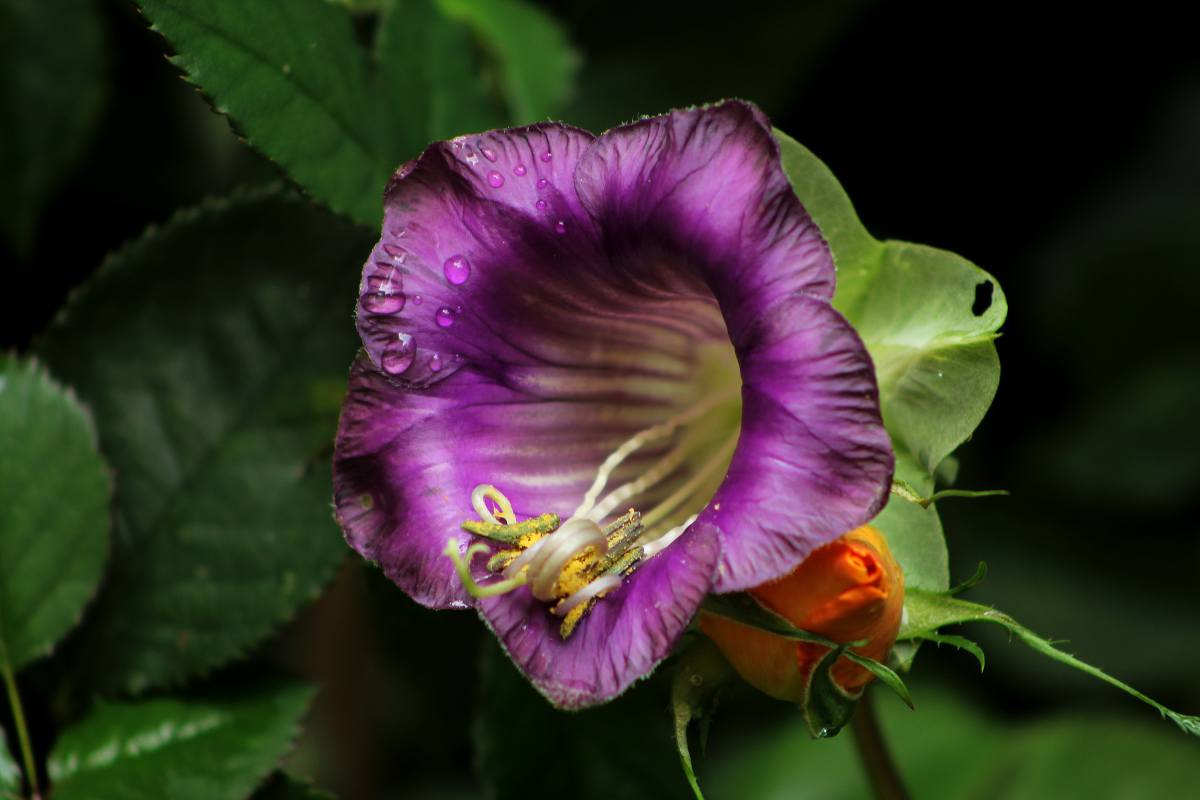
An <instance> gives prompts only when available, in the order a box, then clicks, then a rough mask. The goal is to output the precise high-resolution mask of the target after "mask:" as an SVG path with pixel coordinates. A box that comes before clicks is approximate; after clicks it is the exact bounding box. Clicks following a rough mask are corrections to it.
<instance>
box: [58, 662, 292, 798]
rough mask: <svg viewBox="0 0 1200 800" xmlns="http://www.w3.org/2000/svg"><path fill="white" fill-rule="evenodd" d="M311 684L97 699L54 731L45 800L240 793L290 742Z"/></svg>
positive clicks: (272, 765)
mask: <svg viewBox="0 0 1200 800" xmlns="http://www.w3.org/2000/svg"><path fill="white" fill-rule="evenodd" d="M312 694H313V692H312V690H311V689H310V688H309V687H307V686H305V685H303V684H297V683H293V682H282V681H276V682H272V683H267V684H264V685H259V686H254V687H249V688H245V689H242V690H240V691H237V692H227V693H223V694H219V695H210V696H204V697H198V698H195V699H174V698H163V699H155V700H145V701H142V702H137V703H111V704H110V703H103V702H102V703H100V704H99V705H98V706H97V707H96V708H95V709H93V710H92V712H91V713H90V714H89V715H88V716H87V717H86V718H85V719H84V720H83V721H82V722H80V723H79V724H78V725H76V726H75V727H73V728H70V729H68V730H67V731H66V732H65V733H63V734H62V736H61V737H60V738H59V740H58V742H57V744H55V746H54V750H53V752H52V753H51V754H50V759H49V763H48V772H49V775H50V780H51V783H53V785H54V798H55V800H76V799H77V798H78V800H96V798H118V797H119V798H121V799H122V800H141V798H145V800H161V798H164V797H169V798H171V800H241V798H244V797H246V796H248V795H249V794H250V793H251V792H252V791H253V789H254V787H255V786H256V785H257V784H258V783H259V782H260V781H261V780H262V779H263V777H264V776H266V775H267V774H268V773H269V772H270V771H271V770H272V769H274V768H275V766H276V765H277V764H278V763H279V760H280V759H281V758H282V757H283V755H284V754H285V753H286V752H287V751H288V750H289V749H290V747H291V744H292V741H293V740H294V739H295V738H296V736H297V735H298V733H299V723H300V718H301V717H302V716H303V715H304V713H305V711H306V710H307V708H308V704H309V701H310V700H311V699H312Z"/></svg>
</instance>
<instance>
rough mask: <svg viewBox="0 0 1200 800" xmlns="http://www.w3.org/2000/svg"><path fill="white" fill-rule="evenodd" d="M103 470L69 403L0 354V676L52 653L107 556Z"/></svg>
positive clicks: (87, 423) (69, 397)
mask: <svg viewBox="0 0 1200 800" xmlns="http://www.w3.org/2000/svg"><path fill="white" fill-rule="evenodd" d="M109 494H110V487H109V477H108V469H107V468H106V467H105V465H104V462H103V461H102V460H101V458H100V454H99V452H98V451H97V449H96V432H95V429H94V428H93V426H92V420H91V418H90V417H89V416H88V413H87V412H86V411H85V410H84V408H83V407H82V406H81V405H80V404H79V402H78V401H77V400H76V399H75V397H74V395H73V394H71V393H70V392H68V391H65V390H63V388H62V387H61V386H59V385H58V384H56V383H55V382H54V381H52V380H51V379H50V378H49V376H47V375H46V373H45V372H44V371H43V370H42V369H41V368H40V367H38V366H37V365H36V364H33V363H30V362H20V361H17V360H16V359H13V358H8V357H5V356H3V355H0V669H9V668H11V669H13V670H18V669H20V668H21V667H23V666H24V665H26V664H28V663H29V662H30V661H32V660H34V659H35V658H38V657H39V656H43V655H45V654H46V653H49V652H50V650H51V648H53V646H54V644H55V643H56V642H57V641H58V640H59V639H61V638H62V637H63V635H64V634H66V632H67V631H69V630H70V629H71V628H72V627H74V626H75V624H76V623H77V622H78V621H79V618H80V616H81V615H82V614H83V607H84V605H85V604H86V603H87V601H88V600H89V599H90V598H91V596H92V595H93V594H94V593H95V591H96V585H97V584H98V583H99V582H100V576H101V573H102V572H103V571H104V561H105V558H106V557H107V555H108V527H109V519H108V518H109V510H108V503H109Z"/></svg>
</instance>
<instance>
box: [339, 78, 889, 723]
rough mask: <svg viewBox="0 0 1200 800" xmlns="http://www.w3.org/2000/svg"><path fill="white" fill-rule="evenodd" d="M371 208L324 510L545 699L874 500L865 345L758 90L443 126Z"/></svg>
mask: <svg viewBox="0 0 1200 800" xmlns="http://www.w3.org/2000/svg"><path fill="white" fill-rule="evenodd" d="M385 205H386V211H385V218H384V224H383V233H382V238H381V239H380V241H379V243H378V245H376V247H375V249H374V251H373V252H372V253H371V256H370V258H369V259H368V261H367V263H366V266H365V267H364V269H363V278H362V283H361V285H360V287H359V304H358V316H357V319H358V330H359V333H360V334H361V336H362V341H363V346H364V352H363V354H361V355H360V356H359V358H358V359H357V361H356V362H355V364H354V366H353V369H352V373H351V377H350V389H349V395H348V397H347V399H346V403H345V406H344V408H343V410H342V417H341V423H340V427H339V431H338V438H337V446H336V455H335V460H334V491H335V501H336V507H337V518H338V521H339V522H340V524H341V526H342V528H343V530H344V531H345V534H346V538H347V540H348V541H349V543H350V544H351V545H352V546H353V547H354V548H355V549H356V550H357V551H358V552H359V553H361V554H362V555H364V556H365V557H367V558H369V559H371V560H373V561H375V562H378V563H379V564H380V565H381V566H382V568H383V570H384V571H385V573H386V574H387V575H388V577H390V578H391V579H392V580H393V581H394V582H395V583H396V584H397V585H399V586H400V587H401V588H402V589H404V591H405V592H407V593H408V594H409V595H410V596H411V597H413V599H415V600H416V601H417V602H419V603H422V604H423V605H426V606H429V607H432V608H467V607H474V608H476V609H477V610H478V612H479V614H480V615H481V616H482V617H483V619H484V620H485V622H486V623H487V625H488V626H489V627H490V628H491V629H492V630H493V631H494V632H495V634H496V635H497V637H499V639H500V641H501V643H502V644H503V646H504V648H505V649H506V650H507V652H508V654H509V655H510V656H511V657H512V659H513V661H514V662H516V664H517V665H518V666H519V667H520V668H521V669H522V670H523V671H524V672H525V674H526V675H527V676H528V677H529V679H530V680H531V681H532V682H533V683H534V684H535V685H536V686H537V687H538V688H539V689H540V690H541V691H542V692H543V693H544V694H545V695H546V696H547V697H548V698H549V699H550V701H551V702H553V703H554V704H555V705H558V706H561V707H566V708H576V707H581V706H586V705H590V704H594V703H597V702H601V701H604V700H607V699H609V698H611V697H613V696H615V695H617V694H619V693H620V692H621V691H623V690H624V689H625V688H627V687H628V686H629V685H630V684H631V683H632V682H633V681H635V680H636V679H637V678H639V677H641V676H643V675H645V674H646V673H648V672H649V671H650V670H651V669H653V667H654V666H655V664H657V663H658V662H659V661H660V660H662V659H663V658H664V657H665V656H666V655H667V654H668V653H669V652H670V650H671V648H672V647H673V646H674V644H675V642H676V641H677V639H678V637H679V635H680V634H681V633H682V632H683V631H684V629H685V628H686V627H687V625H688V624H689V622H690V620H691V619H692V617H693V615H694V614H695V612H696V609H697V607H698V605H699V603H700V601H701V600H702V599H703V597H704V595H705V594H706V593H708V592H709V591H716V592H730V591H735V590H741V589H746V588H748V587H752V586H756V585H758V584H761V583H764V582H766V581H768V580H772V579H774V578H777V577H779V576H782V575H785V574H787V573H788V572H790V571H791V570H792V569H793V568H794V567H796V565H797V564H799V563H800V562H801V561H802V560H803V559H804V557H805V556H807V555H808V554H809V553H810V552H811V551H812V550H814V549H815V548H817V547H819V546H820V545H822V544H825V543H826V542H829V541H832V540H833V539H835V538H837V537H838V536H839V535H841V534H842V533H844V532H845V531H847V530H850V529H852V528H854V527H856V526H858V525H860V524H862V523H864V522H866V521H867V520H868V519H870V518H871V517H872V516H874V514H875V513H876V512H877V511H878V510H879V509H880V508H881V507H882V505H883V503H884V501H885V500H886V497H887V490H888V487H889V485H890V480H891V473H892V452H891V447H890V444H889V441H888V437H887V434H886V433H885V431H884V429H883V425H882V423H881V421H880V415H879V402H878V395H877V390H876V385H875V378H874V371H873V369H872V365H871V362H870V359H869V358H868V356H867V353H866V351H865V349H864V348H863V345H862V343H861V342H860V341H859V339H858V337H857V335H856V334H855V333H854V331H853V330H852V329H851V328H850V326H849V325H848V324H847V323H846V321H845V320H844V319H843V318H842V317H841V316H840V315H839V314H838V313H837V312H836V311H834V310H833V308H832V307H831V306H830V298H831V297H832V295H833V288H834V268H833V262H832V260H831V257H830V253H829V248H828V246H827V245H826V243H825V241H824V239H822V237H821V234H820V232H819V231H818V230H817V228H816V226H815V225H814V224H813V222H812V220H811V219H810V218H809V217H808V215H807V214H806V213H805V211H804V209H803V208H802V207H801V205H800V203H799V201H798V200H797V199H796V197H795V195H794V193H793V192H792V189H791V187H790V186H789V184H788V181H787V178H786V177H785V175H784V173H783V170H782V168H781V166H780V159H779V149H778V146H777V145H776V143H775V141H774V139H773V138H772V136H771V130H770V127H769V125H768V123H767V121H766V119H765V118H764V117H763V115H762V114H761V112H759V111H758V110H757V109H756V108H755V107H753V106H751V105H748V104H746V103H742V102H733V101H731V102H724V103H721V104H719V105H714V106H709V107H705V108H696V109H689V110H686V111H675V112H672V113H670V114H667V115H664V116H661V117H654V118H650V119H643V120H639V121H637V122H634V123H631V124H629V125H624V126H622V127H619V128H615V129H613V130H611V131H608V132H607V133H605V134H603V135H602V136H600V137H598V138H597V137H594V136H593V135H592V134H590V133H588V132H586V131H582V130H579V129H577V128H572V127H569V126H566V125H561V124H553V123H543V124H538V125H533V126H530V127H527V128H517V129H512V130H506V131H492V132H488V133H484V134H481V135H478V136H466V137H462V138H459V139H456V140H454V141H451V142H440V143H437V144H434V145H432V146H430V147H429V148H428V149H427V150H426V151H425V152H424V153H423V154H422V155H421V156H420V157H419V158H418V159H416V160H415V161H413V162H410V163H408V164H406V165H405V166H404V167H403V168H402V169H401V170H400V171H399V172H398V173H397V174H396V175H395V177H394V178H393V179H392V181H391V183H390V184H389V185H388V188H387V192H386V203H385Z"/></svg>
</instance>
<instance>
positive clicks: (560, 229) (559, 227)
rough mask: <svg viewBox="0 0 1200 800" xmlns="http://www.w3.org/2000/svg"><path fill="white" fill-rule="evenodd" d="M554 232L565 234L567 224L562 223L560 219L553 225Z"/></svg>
mask: <svg viewBox="0 0 1200 800" xmlns="http://www.w3.org/2000/svg"><path fill="white" fill-rule="evenodd" d="M554 232H555V233H566V232H567V223H565V222H563V221H562V220H561V219H560V220H559V221H558V222H556V223H554Z"/></svg>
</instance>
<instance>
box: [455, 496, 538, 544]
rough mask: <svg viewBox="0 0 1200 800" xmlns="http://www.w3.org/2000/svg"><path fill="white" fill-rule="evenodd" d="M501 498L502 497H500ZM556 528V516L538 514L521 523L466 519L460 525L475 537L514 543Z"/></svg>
mask: <svg viewBox="0 0 1200 800" xmlns="http://www.w3.org/2000/svg"><path fill="white" fill-rule="evenodd" d="M502 496H503V495H502ZM557 527H558V514H540V515H538V516H536V517H531V518H530V519H527V520H524V521H522V522H513V523H510V524H507V525H502V524H499V523H493V522H484V521H482V520H477V519H468V520H465V521H464V522H463V523H462V529H463V530H464V531H466V532H467V533H473V534H475V535H476V536H486V537H487V538H489V539H495V540H496V541H498V542H506V543H511V542H516V541H518V540H520V539H522V538H524V537H526V536H529V535H531V534H547V533H550V532H551V531H553V530H554V529H556V528H557Z"/></svg>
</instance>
